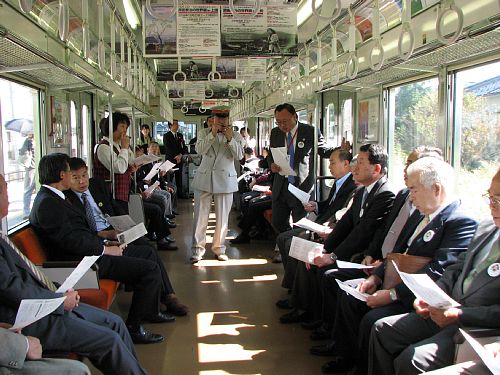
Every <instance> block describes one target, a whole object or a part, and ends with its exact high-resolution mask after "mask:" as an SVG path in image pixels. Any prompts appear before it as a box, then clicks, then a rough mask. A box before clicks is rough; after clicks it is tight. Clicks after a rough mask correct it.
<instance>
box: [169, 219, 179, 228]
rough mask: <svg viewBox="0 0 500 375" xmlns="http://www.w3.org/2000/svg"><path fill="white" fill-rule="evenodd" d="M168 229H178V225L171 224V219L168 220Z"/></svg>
mask: <svg viewBox="0 0 500 375" xmlns="http://www.w3.org/2000/svg"><path fill="white" fill-rule="evenodd" d="M166 223H167V227H169V228H177V224H175V223H173V222H171V221H170V220H169V219H167V220H166Z"/></svg>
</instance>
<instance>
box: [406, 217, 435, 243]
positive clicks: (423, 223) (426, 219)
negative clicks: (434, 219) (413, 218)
mask: <svg viewBox="0 0 500 375" xmlns="http://www.w3.org/2000/svg"><path fill="white" fill-rule="evenodd" d="M429 222H430V218H429V215H425V216H424V218H423V219H422V221H420V223H418V225H417V227H416V228H415V232H413V234H412V235H411V237H410V239H409V240H408V246H410V245H411V244H412V243H413V241H415V238H417V237H418V235H419V234H420V232H422V230H424V228H425V227H426V226H427V224H429Z"/></svg>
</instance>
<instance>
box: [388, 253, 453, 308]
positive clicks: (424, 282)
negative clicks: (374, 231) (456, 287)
mask: <svg viewBox="0 0 500 375" xmlns="http://www.w3.org/2000/svg"><path fill="white" fill-rule="evenodd" d="M392 263H393V264H394V267H395V268H396V270H397V271H398V273H399V276H400V277H401V280H402V281H403V282H404V283H405V285H406V286H407V287H408V288H409V289H410V290H411V291H412V292H413V294H414V295H415V297H417V298H420V299H422V300H424V301H425V302H427V303H428V304H429V306H432V307H436V308H438V309H446V308H449V307H457V306H460V304H459V303H458V302H457V301H455V300H454V299H453V298H451V297H450V296H449V295H447V294H446V293H445V292H444V291H443V289H441V288H440V287H439V286H438V285H437V284H436V283H435V282H434V281H433V280H432V279H431V278H430V277H429V276H428V275H427V274H425V273H406V272H401V271H400V270H399V269H398V267H397V265H396V263H395V262H394V261H393V262H392Z"/></svg>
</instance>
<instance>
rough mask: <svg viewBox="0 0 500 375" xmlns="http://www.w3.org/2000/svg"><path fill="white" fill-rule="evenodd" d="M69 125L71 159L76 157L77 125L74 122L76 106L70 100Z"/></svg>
mask: <svg viewBox="0 0 500 375" xmlns="http://www.w3.org/2000/svg"><path fill="white" fill-rule="evenodd" d="M69 124H70V135H71V157H77V156H78V137H77V132H78V124H77V122H76V106H75V102H74V101H73V100H72V101H70V103H69Z"/></svg>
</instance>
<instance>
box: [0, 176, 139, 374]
mask: <svg viewBox="0 0 500 375" xmlns="http://www.w3.org/2000/svg"><path fill="white" fill-rule="evenodd" d="M8 212H9V198H8V196H7V184H6V183H5V179H4V177H3V176H2V175H0V217H1V218H4V217H6V216H7V214H8ZM21 254H22V253H21V251H20V250H18V249H17V248H16V247H15V246H14V244H13V243H12V242H11V241H10V240H9V238H8V237H7V236H6V235H4V234H3V233H2V234H1V236H0V321H2V322H6V323H8V324H13V323H14V321H15V319H16V314H17V310H18V308H19V305H20V303H21V300H23V299H50V298H58V297H61V296H62V295H63V294H61V293H55V292H54V290H56V287H55V286H54V284H53V283H52V282H51V281H50V280H48V278H47V276H45V275H44V274H43V273H41V272H39V271H38V272H35V269H36V266H35V265H34V264H33V263H31V262H30V261H29V260H27V258H26V257H25V256H24V255H21ZM64 295H65V296H66V299H65V301H64V304H62V305H61V306H59V307H58V308H57V309H56V310H55V311H54V312H52V313H51V314H49V315H47V316H46V317H44V318H42V319H40V320H38V321H36V322H34V323H32V324H30V325H29V326H27V327H25V328H23V333H24V334H25V335H27V336H33V337H37V338H38V339H39V340H40V342H41V344H42V345H43V347H44V350H45V352H46V353H52V354H57V353H67V352H69V351H71V352H74V353H76V354H80V355H82V356H86V357H88V358H89V359H90V361H91V362H92V364H93V365H94V366H95V367H97V368H98V369H99V370H100V371H102V372H103V373H104V374H130V375H140V374H147V373H146V371H145V370H144V369H143V368H142V367H141V365H140V364H139V363H138V361H137V356H136V354H135V349H134V345H133V343H132V340H131V338H130V335H129V333H128V332H127V328H126V327H125V324H123V321H122V319H121V318H120V317H118V316H116V315H114V314H112V313H110V312H108V311H104V310H101V309H98V308H95V307H92V306H89V305H86V304H83V303H79V300H80V296H79V295H78V292H76V291H73V290H68V291H67V292H66V293H64ZM1 342H2V350H1V351H4V346H3V345H4V341H3V340H2V341H1ZM54 373H58V372H54Z"/></svg>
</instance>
